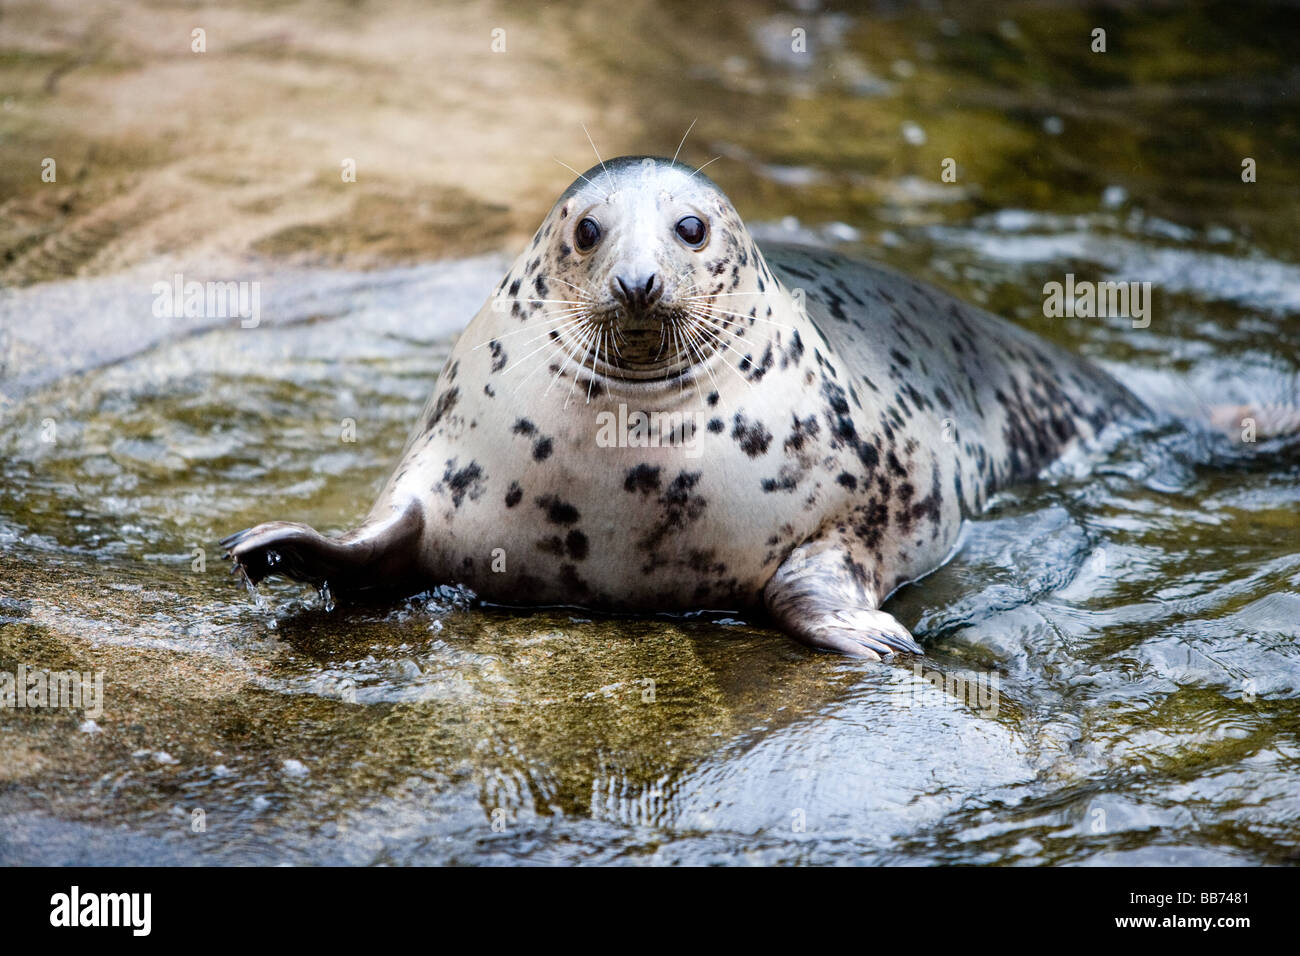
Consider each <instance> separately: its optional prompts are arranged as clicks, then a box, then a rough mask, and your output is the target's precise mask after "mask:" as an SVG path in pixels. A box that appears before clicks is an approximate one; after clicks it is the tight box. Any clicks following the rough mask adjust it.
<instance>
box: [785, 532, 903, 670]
mask: <svg viewBox="0 0 1300 956" xmlns="http://www.w3.org/2000/svg"><path fill="white" fill-rule="evenodd" d="M870 567H871V565H870V563H869V557H868V556H867V555H866V554H865V553H864V552H863V550H862V549H859V548H856V547H855V546H854V542H852V541H845V540H837V539H830V538H822V537H818V536H814V538H812V539H810V540H809V541H808V542H805V543H804V545H803V546H801V547H799V548H796V549H795V551H794V552H793V553H792V554H791V555H790V557H788V558H787V559H786V560H785V562H784V563H783V564H782V565H781V566H780V567H779V568H777V570H776V573H775V574H773V575H772V579H771V580H770V581H768V583H767V587H766V588H764V590H763V598H764V600H765V601H766V603H767V608H768V611H769V612H770V613H771V615H772V617H773V618H774V619H775V621H776V623H777V624H778V625H779V626H780V627H781V629H782V630H783V631H785V633H787V634H789V635H790V636H791V637H793V638H794V639H795V640H797V641H799V642H800V643H802V644H807V645H808V646H809V647H815V648H819V649H821V650H827V651H838V652H839V653H841V654H850V655H853V656H855V657H866V658H868V659H870V660H882V659H884V658H887V657H890V656H891V655H893V654H894V653H896V652H902V653H906V654H924V653H925V652H924V651H923V650H922V649H921V645H919V644H918V643H916V639H915V638H914V637H912V635H911V634H910V633H909V632H908V630H907V628H905V627H903V625H902V624H899V623H898V621H897V620H895V619H894V617H893V615H892V614H887V613H886V612H884V611H882V610H880V609H879V608H878V607H877V606H876V605H877V603H878V597H877V595H876V594H875V593H874V591H873V590H872V587H871V582H872V581H873V580H876V576H875V575H873V574H872V573H871V572H870V571H869V570H868V569H869V568H870Z"/></svg>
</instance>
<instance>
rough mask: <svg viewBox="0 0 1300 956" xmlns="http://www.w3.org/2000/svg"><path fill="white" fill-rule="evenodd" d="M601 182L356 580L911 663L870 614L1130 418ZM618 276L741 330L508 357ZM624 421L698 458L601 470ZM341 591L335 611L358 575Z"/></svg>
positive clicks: (515, 285) (1044, 353)
mask: <svg viewBox="0 0 1300 956" xmlns="http://www.w3.org/2000/svg"><path fill="white" fill-rule="evenodd" d="M608 167H609V169H608V172H606V171H605V170H603V169H602V168H601V167H599V166H598V167H596V168H595V169H593V170H591V171H589V172H588V173H587V174H586V178H587V179H588V180H590V181H591V182H584V181H583V179H579V180H578V181H577V182H576V183H575V185H574V186H573V187H571V188H570V189H569V190H568V191H567V192H566V193H565V194H564V195H563V196H562V197H561V198H560V200H559V201H558V202H557V204H556V206H555V207H554V208H553V209H552V211H551V213H550V214H549V215H548V216H547V218H546V220H545V222H543V224H542V226H541V228H540V229H539V230H538V232H537V234H536V236H535V237H534V238H533V240H532V242H531V243H530V244H529V246H528V248H527V249H526V250H525V251H524V252H523V254H522V255H521V256H520V257H519V258H518V259H517V260H516V262H515V263H514V265H513V266H512V267H511V269H510V271H509V272H508V273H507V275H506V276H505V277H504V278H503V279H502V280H501V282H500V284H499V286H498V288H497V290H496V294H495V295H494V299H493V300H490V301H489V302H488V303H487V304H486V305H485V306H484V307H483V309H482V310H481V311H480V312H479V314H478V315H477V316H475V318H474V320H473V321H472V322H471V323H470V325H469V326H468V328H467V329H466V331H465V332H464V334H463V335H462V336H461V339H460V341H459V342H458V344H457V345H456V347H455V349H454V351H453V352H452V355H451V357H450V359H449V360H448V362H447V365H446V367H445V369H444V370H443V373H442V375H441V376H440V378H439V380H438V384H437V388H436V389H435V391H434V393H433V395H432V396H431V397H430V399H429V402H428V404H427V406H426V408H425V409H424V411H423V413H422V414H421V417H420V420H419V422H418V423H417V425H416V427H415V430H414V432H413V434H412V436H411V439H410V440H409V442H408V444H407V447H406V449H405V451H404V452H403V455H402V458H401V461H400V463H399V465H398V467H397V468H396V470H395V471H394V473H393V476H392V477H391V478H390V479H389V481H388V483H387V485H386V487H385V488H384V490H383V493H382V494H381V495H380V497H379V500H378V502H377V503H376V505H375V507H374V509H373V511H372V512H371V515H370V517H369V518H368V519H367V522H366V523H365V525H363V526H362V528H361V529H359V530H358V531H357V532H353V533H352V535H351V536H350V537H349V538H346V539H344V540H345V541H352V542H370V544H369V545H368V547H370V549H371V551H372V552H374V554H372V555H371V557H370V558H369V560H370V561H371V562H372V565H373V561H374V560H375V558H374V555H375V554H381V553H382V554H384V555H386V556H387V557H388V558H389V559H391V557H392V553H393V552H399V553H400V555H401V559H402V560H401V561H396V562H394V563H396V564H399V565H400V564H402V562H403V561H404V562H405V564H406V566H405V567H402V568H400V569H399V570H400V571H401V572H402V574H401V575H400V576H401V577H402V579H403V580H409V581H411V582H423V583H427V584H433V583H450V582H460V583H464V584H466V585H468V586H469V587H471V588H472V589H474V590H475V591H476V592H477V593H478V594H479V595H480V596H481V597H483V598H486V599H490V600H495V601H503V602H509V603H516V604H530V603H577V604H583V605H589V606H592V607H598V608H609V609H652V610H666V609H684V608H698V607H712V608H736V607H743V608H752V607H764V606H765V607H766V608H767V610H768V611H769V612H770V613H771V614H772V616H773V618H774V619H775V621H776V622H777V624H778V625H779V626H781V627H782V628H783V629H784V630H786V631H787V632H788V633H791V634H792V635H793V636H795V637H797V638H799V639H800V640H803V641H805V642H806V643H809V644H811V645H814V646H818V647H826V648H831V649H835V650H840V651H845V652H849V653H860V654H866V655H868V656H871V655H876V654H885V653H888V652H889V651H891V650H897V649H902V650H910V651H916V650H918V648H917V647H916V645H915V644H914V643H913V642H912V641H911V638H910V636H909V635H908V634H907V632H906V631H905V630H904V629H903V628H902V627H901V626H900V625H898V624H897V622H895V621H894V620H893V619H892V618H891V617H890V616H889V615H887V614H885V613H884V612H881V611H879V605H880V602H881V601H883V600H884V598H885V597H886V596H887V595H888V594H889V593H890V592H891V591H893V590H894V589H895V588H896V587H897V586H898V585H900V584H901V583H903V582H905V581H908V580H911V579H914V578H916V577H919V576H920V575H923V574H925V573H926V572H928V571H930V570H932V569H934V568H935V567H937V566H938V565H939V564H940V563H941V562H942V561H943V560H944V559H945V557H946V556H947V555H948V554H949V553H950V551H951V550H952V548H953V545H954V542H955V540H956V538H957V535H958V531H959V529H960V526H961V521H962V516H963V515H966V514H971V513H974V512H976V511H978V510H979V509H980V508H981V507H982V505H983V504H984V503H985V502H986V501H987V500H988V497H989V496H990V495H991V494H992V493H993V492H994V491H995V490H996V489H997V488H999V487H1002V486H1004V485H1006V484H1007V483H1009V482H1013V481H1016V480H1019V479H1025V478H1030V477H1032V476H1033V475H1035V474H1036V473H1037V472H1038V471H1039V470H1040V469H1041V468H1042V467H1043V466H1044V465H1046V464H1048V463H1049V462H1051V461H1052V460H1053V459H1054V458H1056V457H1057V456H1058V455H1060V454H1061V452H1062V451H1063V450H1064V449H1065V448H1066V447H1067V446H1068V445H1070V444H1071V443H1072V442H1074V441H1077V440H1079V439H1083V440H1088V439H1091V438H1093V437H1094V436H1095V435H1096V434H1097V432H1098V431H1099V430H1100V429H1101V428H1102V427H1103V426H1104V425H1105V424H1106V423H1107V422H1109V421H1110V420H1112V419H1113V418H1115V417H1116V416H1117V415H1122V414H1130V413H1136V412H1139V411H1140V406H1139V405H1138V403H1137V401H1136V399H1134V398H1133V397H1132V396H1131V395H1130V394H1129V393H1128V392H1127V391H1126V390H1125V389H1124V388H1123V387H1122V386H1120V385H1119V384H1118V383H1117V382H1115V381H1114V380H1113V379H1111V378H1110V377H1109V376H1107V375H1106V374H1105V373H1103V372H1102V371H1100V370H1099V369H1097V368H1095V367H1094V366H1092V365H1091V364H1089V363H1087V362H1086V361H1084V360H1082V359H1079V358H1077V357H1074V356H1072V355H1070V354H1068V353H1065V352H1063V351H1061V350H1059V349H1057V348H1055V347H1054V346H1051V345H1049V344H1047V343H1045V342H1043V341H1040V340H1039V339H1037V338H1035V337H1034V336H1032V335H1031V334H1029V333H1027V332H1025V331H1023V330H1021V329H1019V328H1017V327H1016V326H1014V325H1011V324H1010V323H1008V322H1006V321H1004V320H1002V319H999V318H997V317H996V316H993V315H990V314H988V313H986V312H983V311H980V310H979V309H975V308H972V307H971V306H968V305H965V304H963V303H961V302H958V301H957V300H955V299H953V298H951V297H950V296H948V295H945V294H944V293H942V292H939V291H937V290H935V289H932V288H929V287H927V286H925V285H922V284H921V283H918V282H915V281H913V280H911V279H907V278H905V277H903V276H900V275H897V274H895V273H893V272H890V271H888V270H886V269H883V268H881V267H879V266H876V265H871V264H868V263H864V262H860V261H855V260H851V259H847V258H844V257H842V256H839V255H836V254H834V253H831V252H827V251H822V250H817V249H805V248H798V247H792V246H781V245H764V246H763V247H762V248H760V247H759V246H758V245H757V244H756V243H755V241H754V240H753V239H752V238H751V237H750V235H749V232H748V231H747V230H746V229H745V227H744V225H743V223H742V222H741V220H740V218H739V216H738V214H737V213H736V212H735V210H734V209H733V208H732V206H731V204H730V202H729V201H728V200H727V199H726V197H725V196H724V195H723V194H722V192H721V191H720V190H718V189H717V187H716V186H714V185H713V184H712V183H711V182H709V181H708V180H706V179H705V178H704V177H703V176H701V175H692V174H691V171H690V170H689V169H687V168H685V167H681V166H678V165H670V164H669V163H667V161H654V162H651V163H646V162H645V161H643V160H640V159H624V160H619V161H615V162H612V163H610V164H608ZM611 179H612V180H614V182H613V184H612V186H613V189H614V190H615V193H614V196H613V197H612V198H611V199H610V201H609V202H606V201H605V194H604V190H605V189H607V188H609V187H610V185H611V182H610V181H611ZM593 208H594V209H597V210H601V211H602V216H603V217H604V218H605V219H606V220H612V222H611V227H610V229H609V232H608V237H607V238H606V239H604V240H602V242H604V243H607V244H608V248H605V249H602V250H601V255H602V256H603V257H604V258H603V259H602V258H599V257H597V256H595V255H593V256H592V257H590V258H588V259H583V258H582V257H581V256H580V255H579V254H578V253H577V252H576V251H575V249H574V247H573V228H574V224H575V221H576V220H577V219H578V218H579V217H581V216H582V215H584V214H587V211H588V210H591V209H593ZM688 213H691V214H697V215H701V216H705V217H707V221H708V222H709V224H710V236H709V239H708V242H707V243H706V245H705V247H704V248H703V249H701V250H699V251H695V250H685V249H683V248H682V247H681V246H680V244H676V243H675V242H674V239H673V237H672V234H671V225H672V222H673V221H674V220H675V218H676V217H679V216H681V215H685V214H688ZM634 260H635V261H636V262H638V263H639V264H640V266H641V267H642V268H644V269H648V270H651V271H654V270H659V273H660V274H661V275H665V276H671V277H673V282H674V283H675V284H674V285H673V288H671V289H669V290H668V291H667V292H666V293H665V298H666V299H669V298H671V297H672V296H678V297H680V296H683V295H687V294H694V295H700V294H709V295H712V294H714V293H718V294H719V295H718V297H717V298H715V299H713V300H712V301H713V303H714V304H715V305H720V306H721V308H724V309H726V310H727V311H728V312H730V313H735V315H732V316H729V319H728V321H729V322H731V323H734V324H733V326H732V328H731V331H730V333H729V335H728V337H727V338H728V340H729V341H731V342H732V343H733V345H734V348H733V349H732V350H731V351H727V352H716V351H715V352H714V353H713V354H712V355H711V356H710V362H709V364H710V369H709V372H707V373H706V372H704V371H701V370H699V369H698V368H697V369H695V372H696V373H697V374H695V375H693V376H692V375H690V374H688V375H687V377H686V378H684V379H671V380H669V381H666V382H630V381H624V380H622V379H619V378H617V377H610V376H606V375H593V374H592V373H591V371H590V370H588V371H578V370H576V368H575V364H574V363H572V362H570V363H568V364H567V367H566V364H565V362H564V357H563V353H561V352H560V350H559V348H558V345H556V343H555V340H554V339H552V338H548V337H547V336H545V335H544V334H543V335H542V337H541V339H540V341H532V342H529V341H528V340H529V339H532V338H533V337H534V335H537V334H538V333H536V332H531V331H529V332H522V334H512V333H519V332H520V330H522V329H525V328H527V327H529V326H533V327H535V328H536V329H537V330H538V332H542V331H543V330H544V329H545V328H546V323H547V322H548V321H551V320H550V318H549V316H550V315H551V314H552V312H553V309H554V306H548V304H547V303H546V302H543V301H535V300H545V299H552V298H556V299H563V298H566V296H565V295H564V292H565V289H566V286H565V285H564V284H563V283H562V282H560V281H557V277H558V278H559V279H567V280H568V281H570V282H573V283H576V284H580V285H582V286H583V287H584V288H589V289H600V288H603V285H604V284H605V283H606V282H607V279H608V273H609V270H610V269H614V268H622V267H625V266H627V264H628V263H629V262H631V261H634ZM692 289H694V290H695V291H694V292H692V291H691V290H692ZM793 290H802V297H803V299H804V301H805V302H806V313H805V312H801V311H800V309H799V308H798V307H797V305H796V301H797V299H796V296H795V295H794V294H793ZM494 302H496V303H498V304H497V305H495V307H494ZM500 303H504V305H502V304H500ZM548 310H550V311H548ZM538 348H540V349H541V352H540V354H538V355H535V356H533V358H532V359H531V360H530V359H526V358H525V356H526V353H528V352H530V351H532V350H534V349H538ZM538 363H542V364H543V365H544V366H545V367H544V368H542V369H540V370H539V369H538V367H537V365H538ZM594 364H595V363H594V362H593V365H594ZM683 367H685V366H683ZM557 375H558V377H556V376H557ZM553 379H554V384H552V380H553ZM548 386H549V390H548ZM589 394H590V399H589V400H588V395H589ZM619 403H624V404H626V405H627V406H628V407H630V408H634V409H644V410H647V411H649V410H658V411H663V412H674V411H681V412H687V413H692V414H693V413H694V412H696V411H702V412H703V413H704V418H703V419H702V421H704V422H705V423H706V424H705V427H704V428H703V429H702V430H701V431H700V432H699V433H698V434H695V435H693V436H692V438H693V439H694V440H695V441H697V442H699V443H700V445H699V448H700V449H701V450H702V454H699V455H698V456H697V457H691V456H688V455H687V454H685V452H684V449H683V448H682V447H660V448H607V447H599V446H598V445H597V440H596V438H597V426H596V420H597V419H596V416H597V415H598V413H600V412H602V411H607V410H608V411H616V410H617V407H618V405H619ZM263 527H272V528H284V527H295V528H300V527H301V526H288V525H281V524H278V523H277V524H276V525H272V526H263ZM394 528H400V533H398V532H397V531H395V530H394ZM258 530H259V529H253V531H252V532H249V533H246V535H247V536H246V537H244V538H239V539H238V540H235V543H234V545H233V547H232V548H231V550H232V552H233V553H234V555H235V557H236V559H238V560H240V561H241V562H242V564H243V566H244V567H245V569H246V570H249V571H250V572H251V573H252V575H253V576H254V577H255V578H256V577H258V576H259V575H258V574H257V571H258V570H259V568H258V566H257V560H258V555H259V553H260V552H264V551H265V550H266V549H267V548H270V547H272V546H274V545H275V543H276V542H275V535H274V534H272V533H268V532H262V533H261V534H260V536H259V533H258ZM313 534H314V532H313ZM281 538H282V539H283V534H281ZM232 540H233V539H232ZM284 543H285V542H284V541H283V540H281V544H284ZM495 549H504V554H505V570H504V571H501V570H494V569H493V557H494V552H495ZM304 550H306V551H308V552H310V550H311V549H310V548H306V549H304ZM297 560H298V564H297V566H296V569H297V570H299V571H302V568H301V566H302V565H306V566H307V569H306V571H302V573H299V574H296V575H294V576H298V577H301V578H304V579H307V580H312V579H313V578H312V575H311V573H310V572H311V568H310V565H311V563H312V559H311V555H310V554H307V555H306V556H305V557H302V556H300V557H299V558H298V559H297ZM498 566H499V562H498ZM331 568H332V569H333V568H334V566H333V565H331ZM264 570H265V571H266V572H270V571H271V569H270V568H266V569H264ZM277 570H278V569H277ZM334 573H335V574H336V575H339V574H342V575H343V577H342V578H341V579H332V580H331V584H332V585H333V586H334V587H335V590H336V591H339V590H344V589H345V588H346V586H347V584H348V580H347V579H348V577H349V575H355V576H356V577H357V579H358V581H360V580H361V579H363V578H365V574H364V573H362V572H361V571H359V570H355V569H354V570H353V571H351V572H348V571H346V570H344V571H339V570H337V569H334ZM388 573H389V574H393V573H394V572H393V571H392V570H390V571H389V572H388ZM318 576H319V575H318Z"/></svg>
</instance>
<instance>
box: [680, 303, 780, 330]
mask: <svg viewBox="0 0 1300 956" xmlns="http://www.w3.org/2000/svg"><path fill="white" fill-rule="evenodd" d="M693 308H696V309H699V308H703V309H705V310H706V311H708V312H709V313H710V314H711V315H734V316H735V317H736V318H738V319H746V320H749V321H753V322H766V323H767V324H768V325H775V326H776V327H777V328H778V329H785V330H787V331H789V330H790V328H791V327H790V326H789V325H786V324H785V323H784V322H778V321H776V319H769V318H768V317H767V316H765V315H750V314H749V313H748V312H732V311H730V310H728V309H720V308H718V307H717V306H710V305H705V306H698V305H697V306H693Z"/></svg>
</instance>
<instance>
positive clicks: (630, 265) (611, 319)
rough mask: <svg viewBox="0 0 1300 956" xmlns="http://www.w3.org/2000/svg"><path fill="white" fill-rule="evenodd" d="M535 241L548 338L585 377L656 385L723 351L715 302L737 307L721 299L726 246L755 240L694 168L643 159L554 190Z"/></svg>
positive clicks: (721, 313) (728, 264) (729, 254)
mask: <svg viewBox="0 0 1300 956" xmlns="http://www.w3.org/2000/svg"><path fill="white" fill-rule="evenodd" d="M538 236H539V238H542V241H543V242H544V244H545V246H546V255H544V256H543V257H542V259H543V261H542V262H541V263H539V269H538V270H537V271H538V272H540V273H541V274H542V278H543V281H544V282H545V283H546V288H547V289H548V292H547V296H548V299H547V304H548V306H549V307H548V309H547V310H546V311H547V312H548V313H549V314H550V315H552V316H557V317H558V318H559V319H560V321H559V322H558V323H557V324H556V333H555V334H554V335H553V336H552V341H553V342H555V344H556V345H557V346H558V347H559V348H560V349H562V350H563V351H564V352H566V353H568V355H569V356H570V357H571V358H572V360H573V361H575V362H577V363H579V366H580V367H585V368H587V369H589V370H590V372H591V373H592V374H593V375H594V376H597V377H600V378H604V379H606V380H624V381H643V382H644V381H654V380H665V379H670V378H675V377H678V376H681V375H684V374H687V373H689V372H690V371H691V370H693V369H694V370H697V371H698V367H699V366H701V365H705V364H707V363H708V361H709V360H710V358H711V357H712V356H713V355H714V354H715V353H716V352H717V351H719V349H723V350H725V345H724V344H723V343H724V342H725V341H726V337H727V333H728V328H729V326H730V324H731V321H730V317H729V316H728V315H726V314H725V312H726V311H731V310H730V309H727V308H725V306H727V305H732V304H739V303H729V302H728V301H727V300H725V299H723V300H721V301H722V303H724V304H725V305H724V306H720V305H719V301H718V296H719V295H720V294H721V293H722V292H723V287H724V285H725V283H726V282H729V281H733V279H734V276H733V275H732V274H731V273H732V264H733V263H732V258H733V256H734V253H735V251H736V250H737V249H739V248H746V249H752V248H753V244H752V241H750V240H749V238H748V234H747V233H746V231H745V227H744V225H743V223H742V222H741V220H740V217H739V216H738V215H737V214H736V211H735V209H734V208H733V207H732V206H731V203H730V202H729V201H728V200H727V198H726V196H725V195H723V193H722V192H721V191H720V190H719V189H718V188H717V186H715V185H714V184H713V183H712V182H710V181H709V180H707V179H705V178H704V177H703V176H702V175H699V174H697V173H696V171H695V170H692V169H691V168H690V167H687V166H682V165H679V164H676V163H672V162H670V161H669V160H663V159H653V158H648V157H647V158H640V157H625V158H622V159H616V160H610V161H608V162H606V163H604V164H602V165H598V166H596V167H594V168H593V169H591V170H588V171H587V173H585V174H583V175H582V176H580V177H579V179H578V180H577V181H576V182H575V183H574V185H573V186H571V187H570V188H569V190H568V191H567V192H566V193H565V194H564V195H563V196H561V197H560V200H559V202H558V203H557V204H556V206H555V208H554V209H552V211H551V213H550V215H549V216H548V217H547V220H546V222H545V223H543V226H542V229H541V230H539V232H538ZM738 236H744V239H745V241H744V243H743V245H742V244H741V243H740V242H739V241H738V238H737V237H738ZM728 294H731V295H736V294H737V293H735V292H731V293H728Z"/></svg>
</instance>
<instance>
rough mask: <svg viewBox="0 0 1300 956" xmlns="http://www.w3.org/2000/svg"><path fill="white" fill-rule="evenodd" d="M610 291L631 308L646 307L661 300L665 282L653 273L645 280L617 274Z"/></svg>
mask: <svg viewBox="0 0 1300 956" xmlns="http://www.w3.org/2000/svg"><path fill="white" fill-rule="evenodd" d="M610 291H611V292H612V293H613V294H614V298H616V299H618V300H619V301H620V302H621V303H623V305H625V306H627V307H629V308H635V309H646V308H649V307H650V306H651V305H653V304H654V303H655V302H657V301H658V300H659V296H660V295H661V294H662V293H663V283H661V282H660V281H659V277H658V276H657V275H653V274H652V275H651V276H650V277H649V278H648V279H645V280H642V279H639V278H629V279H624V278H623V277H622V276H615V277H614V279H613V281H611V282H610Z"/></svg>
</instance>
